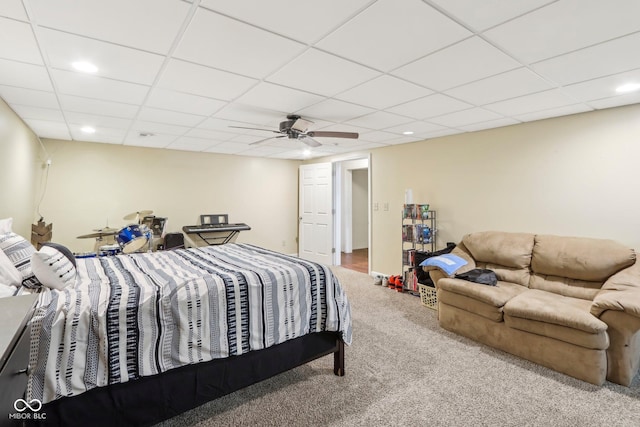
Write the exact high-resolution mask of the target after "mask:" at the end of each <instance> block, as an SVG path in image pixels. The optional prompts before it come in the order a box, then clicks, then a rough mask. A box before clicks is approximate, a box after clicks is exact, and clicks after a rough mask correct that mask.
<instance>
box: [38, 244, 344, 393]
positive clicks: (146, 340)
mask: <svg viewBox="0 0 640 427" xmlns="http://www.w3.org/2000/svg"><path fill="white" fill-rule="evenodd" d="M77 263H78V266H77V268H78V281H77V283H76V286H75V287H73V288H71V287H69V288H66V289H65V290H64V291H50V290H48V291H46V292H44V293H43V294H42V295H41V298H40V301H39V303H38V306H37V308H36V312H35V314H34V317H33V320H32V323H31V324H32V330H31V338H32V345H31V355H30V363H29V372H30V374H29V383H28V389H27V399H39V400H41V401H42V402H43V403H46V402H49V401H52V400H55V399H57V398H59V397H62V396H74V395H77V394H80V393H82V392H84V391H87V390H90V389H92V388H94V387H100V386H105V385H109V384H114V383H121V382H126V381H129V380H132V379H136V378H139V377H144V376H149V375H154V374H157V373H159V372H164V371H167V370H169V369H172V368H176V367H179V366H183V365H187V364H192V363H198V362H204V361H208V360H211V359H215V358H223V357H227V356H230V355H240V354H243V353H246V352H248V351H253V350H260V349H263V348H266V347H270V346H272V345H275V344H279V343H282V342H284V341H286V340H289V339H292V338H296V337H299V336H301V335H304V334H307V333H310V332H320V331H339V332H340V333H341V335H342V338H343V340H344V341H345V343H347V344H350V343H351V314H350V307H349V302H348V300H347V297H346V295H345V293H344V292H343V290H342V288H341V286H340V284H339V283H338V280H337V279H336V277H335V276H334V275H333V274H332V272H331V270H330V269H329V268H328V267H326V266H323V265H319V264H316V263H312V262H308V261H304V260H301V259H299V258H295V257H291V256H287V255H283V254H280V253H277V252H273V251H269V250H266V249H262V248H259V247H256V246H252V245H247V244H227V245H221V246H209V247H203V248H197V249H196V248H194V249H186V250H185V249H183V250H176V251H165V252H156V253H141V254H132V255H118V256H110V257H99V258H86V259H78V260H77Z"/></svg>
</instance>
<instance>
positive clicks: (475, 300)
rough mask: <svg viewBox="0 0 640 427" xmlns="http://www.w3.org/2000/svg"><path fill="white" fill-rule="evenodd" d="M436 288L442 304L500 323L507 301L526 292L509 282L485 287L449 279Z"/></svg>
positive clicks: (439, 282) (523, 288)
mask: <svg viewBox="0 0 640 427" xmlns="http://www.w3.org/2000/svg"><path fill="white" fill-rule="evenodd" d="M438 288H439V289H440V290H441V291H442V292H439V293H438V299H439V300H442V302H445V303H447V304H449V305H453V306H454V307H458V308H461V309H463V310H467V311H470V312H472V313H476V314H478V315H480V316H483V317H486V318H487V319H491V320H494V321H502V306H504V305H505V303H506V302H507V301H509V300H510V299H511V298H513V297H515V296H516V295H518V294H520V293H522V292H524V291H526V290H527V288H525V287H524V286H521V285H518V284H516V283H510V282H503V281H498V284H497V285H496V286H486V285H481V284H478V283H473V282H468V281H466V280H460V279H450V278H445V279H441V280H439V281H438ZM441 293H442V297H441V296H440V294H441ZM446 293H450V294H454V295H446Z"/></svg>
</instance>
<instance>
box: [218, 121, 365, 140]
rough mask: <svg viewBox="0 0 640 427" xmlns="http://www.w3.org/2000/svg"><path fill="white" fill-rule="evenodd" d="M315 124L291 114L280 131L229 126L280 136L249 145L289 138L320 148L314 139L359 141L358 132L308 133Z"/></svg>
mask: <svg viewBox="0 0 640 427" xmlns="http://www.w3.org/2000/svg"><path fill="white" fill-rule="evenodd" d="M311 124H313V122H312V121H309V120H305V119H303V118H301V117H300V116H298V115H295V114H289V115H288V116H287V120H285V121H283V122H280V130H272V129H261V128H251V127H244V126H229V127H232V128H238V129H251V130H263V131H266V132H273V133H277V134H278V136H270V137H269V138H265V139H261V140H260V141H256V142H252V143H251V144H249V145H256V144H261V143H263V142H266V141H269V140H271V139H277V138H285V137H287V138H289V139H298V140H300V141H302V142H304V143H305V144H307V145H308V146H310V147H319V146H321V145H322V144H320V143H319V142H318V141H316V140H315V139H313V138H314V137H320V138H351V139H357V138H358V133H357V132H331V131H307V129H308V128H309V125H311Z"/></svg>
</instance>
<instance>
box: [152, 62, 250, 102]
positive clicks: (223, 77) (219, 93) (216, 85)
mask: <svg viewBox="0 0 640 427" xmlns="http://www.w3.org/2000/svg"><path fill="white" fill-rule="evenodd" d="M185 76H188V78H185ZM257 82H258V81H257V80H255V79H251V78H248V77H244V76H239V75H237V74H232V73H228V72H226V71H220V70H215V69H213V68H209V67H205V66H202V65H197V64H191V63H189V62H184V61H179V60H176V59H173V60H170V61H169V63H168V65H167V67H166V69H165V70H164V72H163V73H162V77H160V81H159V82H158V86H159V87H161V88H164V89H170V90H175V91H178V92H187V93H191V94H194V95H199V96H206V97H209V98H215V99H220V100H224V101H230V100H232V99H234V98H236V97H238V96H240V95H241V94H243V93H244V92H246V91H247V89H249V88H250V87H251V86H253V85H255V84H256V83H257Z"/></svg>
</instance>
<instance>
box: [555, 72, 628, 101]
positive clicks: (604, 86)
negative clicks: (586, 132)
mask: <svg viewBox="0 0 640 427" xmlns="http://www.w3.org/2000/svg"><path fill="white" fill-rule="evenodd" d="M627 83H638V84H640V68H639V69H637V70H633V71H628V72H626V73H620V74H615V75H613V76H607V77H601V78H599V79H593V80H589V81H586V82H582V83H576V84H572V85H568V86H565V87H564V90H565V92H566V93H568V94H569V95H571V96H573V97H575V98H576V99H578V100H580V101H595V100H597V99H601V98H610V97H612V96H616V95H620V94H619V93H618V92H616V88H617V87H618V86H621V85H623V84H627Z"/></svg>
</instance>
